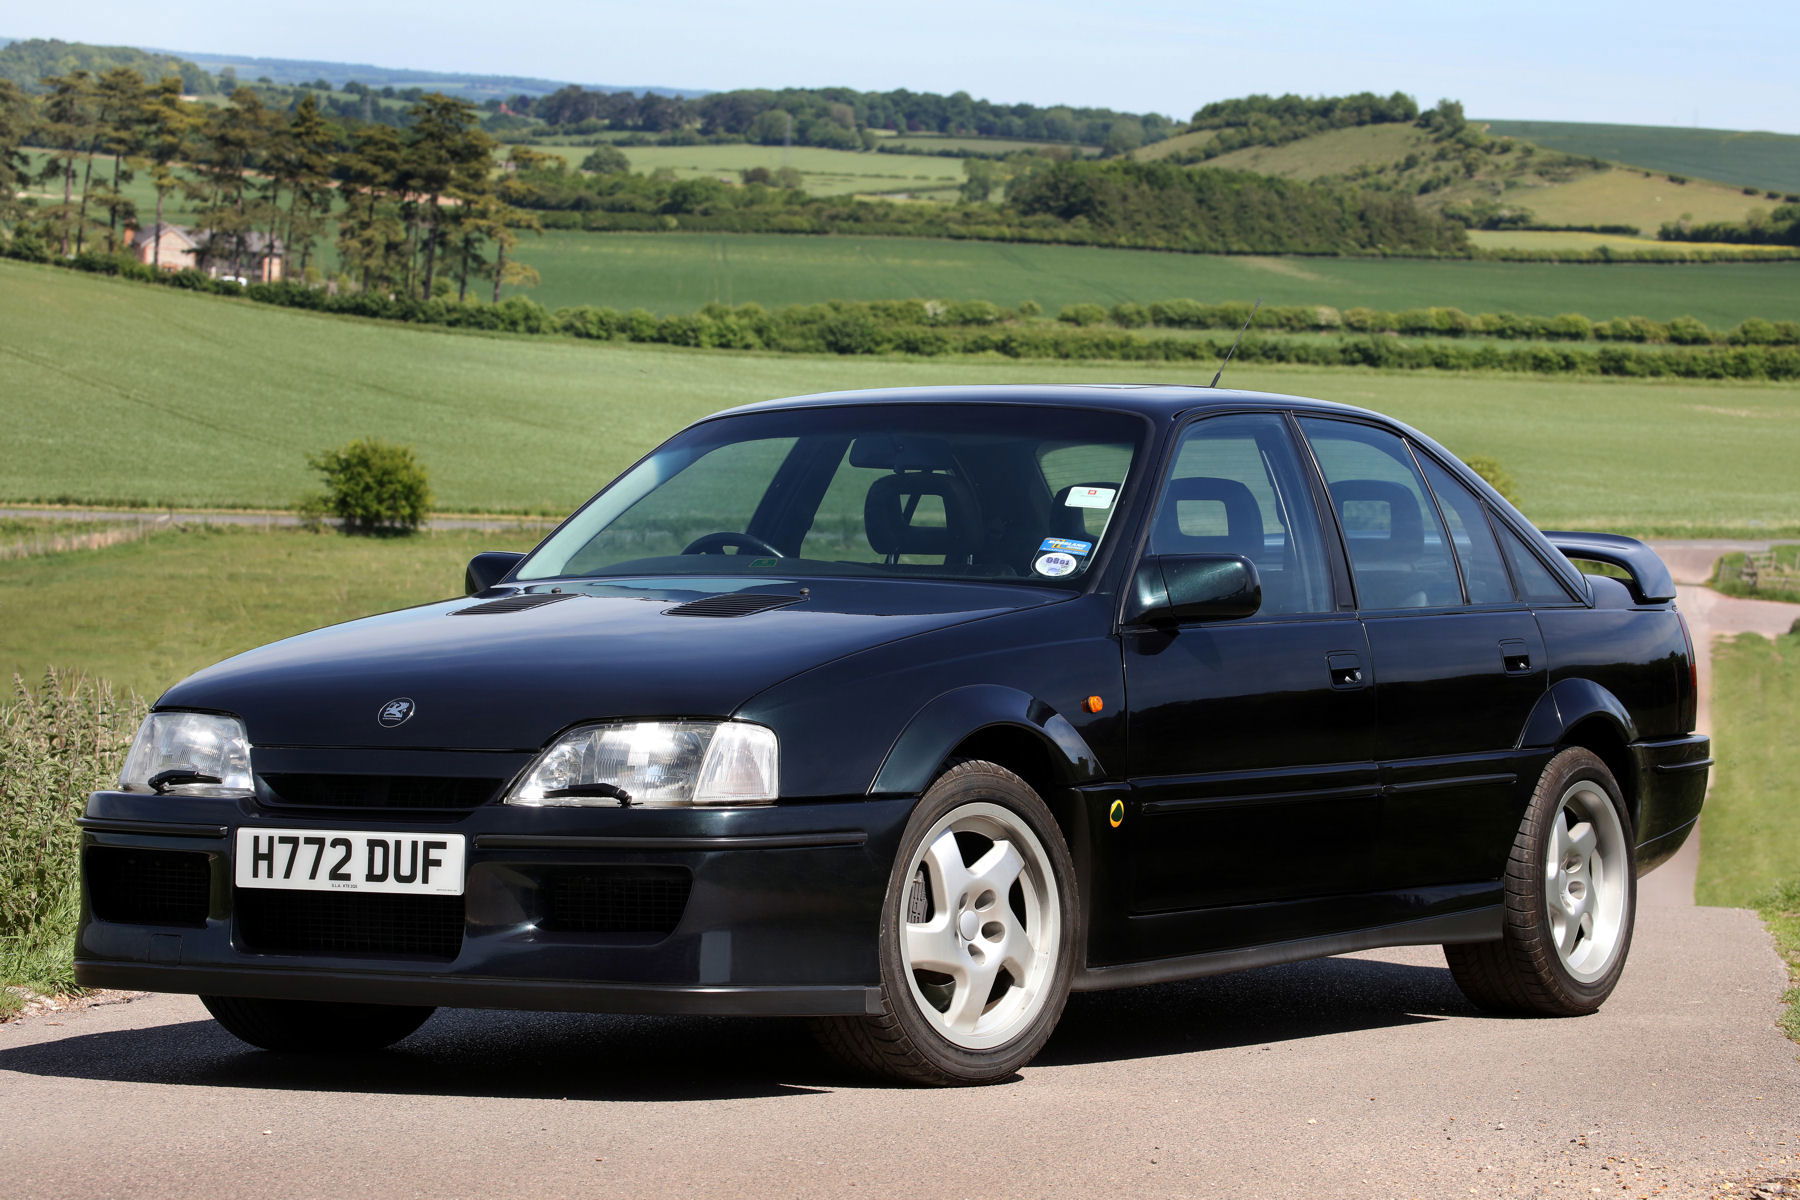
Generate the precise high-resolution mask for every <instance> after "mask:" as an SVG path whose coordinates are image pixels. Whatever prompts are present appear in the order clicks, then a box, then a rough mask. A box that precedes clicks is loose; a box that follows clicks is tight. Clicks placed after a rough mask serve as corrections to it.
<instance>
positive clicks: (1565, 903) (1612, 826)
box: [1444, 747, 1637, 1017]
mask: <svg viewBox="0 0 1800 1200" xmlns="http://www.w3.org/2000/svg"><path fill="white" fill-rule="evenodd" d="M1635 842H1636V839H1635V838H1634V837H1633V834H1632V828H1631V815H1630V813H1628V812H1627V811H1626V808H1625V801H1624V798H1623V797H1622V796H1621V795H1620V792H1619V785H1618V781H1617V780H1615V779H1614V778H1613V775H1612V772H1611V771H1610V770H1609V769H1608V768H1607V766H1606V764H1605V763H1604V762H1602V761H1600V759H1599V757H1598V756H1597V755H1595V754H1593V753H1591V752H1590V751H1587V750H1583V749H1581V748H1579V747H1572V748H1570V749H1568V750H1564V751H1562V752H1560V753H1559V754H1557V755H1556V756H1555V757H1554V758H1552V759H1551V760H1550V761H1549V763H1547V764H1546V765H1545V767H1544V773H1543V774H1542V775H1541V776H1540V777H1539V778H1538V784H1537V788H1536V790H1535V791H1534V792H1533V794H1532V797H1531V803H1530V804H1529V805H1528V806H1527V807H1526V809H1525V820H1524V823H1523V824H1522V825H1521V826H1520V828H1519V836H1518V838H1517V839H1516V840H1515V841H1514V842H1513V849H1512V856H1511V858H1510V859H1509V860H1508V862H1507V867H1506V878H1505V924H1504V930H1505V931H1504V933H1503V935H1502V936H1501V938H1500V940H1499V941H1495V942H1477V943H1471V944H1467V945H1457V946H1445V947H1444V957H1445V958H1446V959H1448V960H1449V963H1450V971H1451V974H1452V975H1454V976H1455V978H1456V983H1457V986H1458V987H1460V988H1461V989H1462V991H1463V994H1464V995H1465V996H1467V997H1468V998H1469V999H1470V1000H1472V1001H1474V1003H1475V1004H1476V1005H1477V1006H1478V1007H1481V1008H1485V1009H1488V1010H1490V1011H1493V1012H1502V1013H1515V1014H1522V1015H1529V1016H1546V1017H1575V1016H1583V1015H1586V1014H1587V1013H1591V1012H1594V1011H1596V1010H1598V1009H1599V1007H1600V1006H1601V1004H1603V1003H1605V1001H1606V998H1607V997H1608V996H1610V995H1611V994H1612V990H1613V988H1614V987H1616V986H1617V985H1618V982H1619V976H1620V975H1621V974H1622V973H1623V972H1624V970H1625V956H1626V954H1627V953H1628V952H1629V951H1630V949H1631V931H1632V923H1633V921H1634V920H1635V918H1636V915H1637V859H1636V849H1635Z"/></svg>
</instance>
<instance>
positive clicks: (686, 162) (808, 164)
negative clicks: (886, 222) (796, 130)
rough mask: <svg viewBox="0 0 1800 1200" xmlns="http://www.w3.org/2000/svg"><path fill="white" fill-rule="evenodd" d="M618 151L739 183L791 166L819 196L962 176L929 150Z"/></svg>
mask: <svg viewBox="0 0 1800 1200" xmlns="http://www.w3.org/2000/svg"><path fill="white" fill-rule="evenodd" d="M532 148H533V149H534V150H540V151H543V152H544V153H547V154H557V155H560V156H562V157H563V158H566V159H568V161H569V165H570V166H580V165H581V160H582V159H584V158H586V157H587V156H588V155H590V154H592V153H593V152H594V150H593V147H592V146H555V145H543V146H534V147H532ZM620 151H621V152H622V153H623V154H624V155H625V157H626V158H627V159H629V160H630V161H631V169H632V170H633V171H636V172H638V173H639V174H643V175H648V174H650V173H651V172H652V171H657V170H663V169H666V170H669V171H673V172H674V173H675V175H676V177H677V178H679V179H693V178H696V177H699V176H703V175H704V176H709V177H711V178H714V179H724V180H727V181H729V182H731V183H736V182H737V181H738V172H739V171H743V170H747V169H748V168H751V167H767V168H768V169H769V170H771V171H773V170H776V169H778V168H781V167H793V168H794V169H795V170H796V171H799V172H800V174H801V176H802V179H803V182H802V183H801V186H802V187H803V188H805V189H806V190H807V191H809V192H812V193H813V194H815V195H820V196H843V195H850V194H852V193H870V194H873V193H878V192H880V193H887V192H905V193H912V194H921V193H931V194H934V195H935V194H941V193H943V192H944V191H945V190H946V189H948V191H949V192H950V193H952V194H954V192H955V191H956V189H957V188H958V187H960V186H961V184H962V180H963V171H962V162H961V160H959V159H954V158H938V157H935V156H929V155H911V154H904V155H903V154H864V153H862V152H860V151H856V150H825V149H821V148H819V147H817V146H754V145H750V144H748V143H736V144H730V145H723V146H621V147H620Z"/></svg>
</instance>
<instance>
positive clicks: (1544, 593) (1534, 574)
mask: <svg viewBox="0 0 1800 1200" xmlns="http://www.w3.org/2000/svg"><path fill="white" fill-rule="evenodd" d="M1500 544H1501V545H1502V546H1504V547H1505V548H1506V561H1507V562H1508V563H1509V564H1511V566H1512V572H1513V578H1514V579H1516V580H1518V582H1519V594H1520V595H1522V596H1524V597H1525V599H1527V600H1529V601H1531V602H1532V603H1533V604H1567V603H1569V589H1567V588H1565V587H1564V586H1563V585H1562V583H1561V581H1560V580H1558V579H1557V578H1556V576H1555V575H1554V574H1552V573H1551V571H1550V568H1549V567H1546V566H1545V565H1544V564H1543V563H1542V562H1541V561H1539V559H1538V556H1537V555H1535V554H1533V553H1532V552H1531V550H1530V549H1529V548H1528V547H1527V546H1526V545H1525V543H1524V541H1523V540H1522V539H1521V538H1520V537H1519V535H1518V534H1516V533H1514V532H1513V531H1512V530H1510V529H1508V528H1506V527H1505V526H1501V528H1500Z"/></svg>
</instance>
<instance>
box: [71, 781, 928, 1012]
mask: <svg viewBox="0 0 1800 1200" xmlns="http://www.w3.org/2000/svg"><path fill="white" fill-rule="evenodd" d="M911 806H912V802H911V801H910V800H906V799H899V800H869V799H862V798H856V799H845V800H841V801H833V802H821V803H808V804H776V805H771V806H768V807H762V808H741V809H716V810H679V809H614V808H604V809H521V808H508V807H506V806H504V805H500V804H489V805H485V806H483V807H480V808H477V809H474V810H472V811H470V812H469V813H468V814H467V815H465V816H462V817H460V818H459V819H456V820H453V821H448V822H444V821H433V822H431V823H430V824H429V825H422V824H421V823H420V822H418V821H416V820H392V819H381V818H380V817H378V816H377V815H376V814H361V815H359V814H345V813H343V812H334V813H331V814H329V815H325V814H319V815H316V816H311V817H307V818H301V817H298V816H296V815H294V814H293V813H292V812H290V811H284V812H281V813H279V814H277V813H271V812H267V811H264V810H262V809H261V808H260V807H259V805H258V804H257V802H256V801H252V800H246V801H236V800H211V799H200V798H191V797H179V798H178V797H172V796H145V795H138V794H131V793H121V792H97V793H95V794H94V795H93V796H92V797H91V798H90V800H89V803H88V808H87V815H86V816H84V817H83V818H82V820H81V824H82V827H83V876H84V884H85V886H84V889H83V906H82V920H81V928H80V933H79V935H78V938H77V944H76V979H77V981H78V982H79V983H81V984H83V985H84V986H90V987H121V988H143V989H147V990H153V991H168V992H194V993H200V994H208V995H236V996H256V997H266V998H273V999H295V1000H338V1001H357V1002H367V1003H381V1004H419V1005H440V1006H451V1007H472V1008H518V1009H541V1010H555V1011H585V1012H631V1013H715V1014H733V1015H789V1016H798V1015H830V1014H846V1015H848V1014H861V1013H867V1012H870V1011H873V1009H872V1007H871V1006H872V1005H873V1004H874V1003H875V996H876V991H875V988H876V984H877V981H878V968H877V962H876V942H877V931H878V928H879V921H880V908H881V900H882V896H883V894H884V892H885V889H886V886H887V877H888V872H889V869H890V865H891V863H892V861H893V854H894V849H895V846H896V844H897V842H898V838H899V834H900V830H901V828H902V826H903V825H904V824H905V821H906V818H907V816H908V814H909V812H910V810H911ZM246 826H251V827H253V826H270V827H282V828H316V829H319V830H343V829H355V830H371V831H386V832H398V833H413V834H416V833H419V832H422V831H441V832H454V833H460V834H463V835H465V836H466V837H467V839H468V842H467V849H468V860H467V861H468V866H467V876H466V886H465V891H464V895H463V896H461V897H459V898H456V900H455V901H452V902H451V905H452V911H451V914H450V915H449V916H448V917H447V918H445V920H447V921H448V922H449V923H450V924H451V926H453V928H451V929H450V930H449V933H448V936H446V937H443V938H440V939H439V940H438V941H437V942H435V943H434V944H433V945H432V946H431V947H430V948H429V950H430V952H428V953H426V952H419V948H418V947H417V946H411V945H408V946H405V947H404V948H402V949H400V950H375V951H371V950H369V949H366V948H365V949H361V950H357V951H345V950H341V949H331V950H321V949H310V948H309V949H306V950H303V951H296V950H294V949H293V948H291V947H286V948H277V949H274V950H271V949H270V948H269V946H268V945H266V944H258V941H257V937H256V936H253V935H251V932H252V931H251V930H250V927H249V926H250V922H249V920H248V918H249V916H250V914H251V911H252V909H253V908H254V905H253V904H251V903H250V901H248V900H241V899H240V896H239V893H238V890H237V889H236V888H235V887H234V886H233V884H232V874H233V872H232V861H231V855H232V844H233V833H234V831H235V830H236V829H238V828H240V827H246ZM171 854H173V855H180V856H186V857H183V858H180V859H171V858H169V857H168V856H169V855H171ZM153 855H155V856H160V857H157V858H156V859H155V861H157V862H159V863H162V862H179V863H182V864H185V866H184V870H187V869H189V868H191V873H190V875H189V879H190V883H191V887H190V889H189V891H190V896H191V904H192V907H191V909H190V910H186V911H182V912H177V911H176V910H175V908H173V907H171V906H170V904H169V903H160V902H159V903H151V904H146V905H141V906H138V907H136V908H132V907H131V905H130V895H129V893H127V894H125V897H124V899H123V900H121V899H118V898H117V897H119V896H120V894H121V890H122V889H121V888H120V887H118V886H116V885H117V882H118V880H117V878H116V876H114V875H111V874H109V873H114V872H117V871H118V870H119V869H120V868H121V864H123V865H124V866H125V867H127V868H132V867H133V864H138V863H142V862H145V861H150V856H153ZM134 869H135V868H134ZM651 871H654V872H655V873H657V874H658V875H659V877H660V878H665V879H666V878H668V877H679V878H681V879H682V880H683V886H684V888H685V890H684V892H683V893H682V894H683V897H684V899H682V900H681V901H680V903H679V905H678V907H677V908H676V909H675V910H674V912H673V913H671V914H670V917H669V920H668V921H667V923H665V924H664V925H663V926H661V927H659V928H656V929H647V928H646V929H630V928H619V927H616V925H617V914H618V913H619V912H626V913H629V912H630V911H631V897H630V896H629V895H628V894H626V893H619V895H622V896H623V897H624V899H623V901H622V902H621V901H620V900H619V896H614V898H613V901H612V903H613V907H612V908H611V909H609V910H608V912H609V913H610V914H612V915H611V917H610V918H609V919H610V920H611V921H612V926H609V927H608V929H607V930H606V931H604V932H602V931H598V930H594V929H588V930H583V929H580V928H572V927H571V926H570V924H569V923H568V922H567V921H561V922H559V921H558V920H556V919H552V918H553V916H554V913H553V912H552V906H553V903H554V888H553V885H552V883H551V882H550V881H551V880H553V879H554V878H557V877H558V876H559V873H561V877H563V878H567V877H568V876H569V875H570V874H571V873H573V874H574V875H576V876H580V877H582V878H584V879H586V878H598V879H602V880H604V879H607V878H608V877H609V876H610V877H612V878H618V877H621V876H624V877H635V876H636V875H644V874H647V873H650V872H651ZM634 873H635V874H634ZM100 875H106V876H107V877H106V878H98V876H100ZM146 878H150V879H153V880H154V882H155V883H156V886H158V887H162V886H164V884H165V883H166V881H167V878H168V876H167V874H166V873H164V874H158V875H154V876H147V877H146ZM97 884H98V887H97V886H96V885H97ZM109 884H112V885H113V886H111V887H110V890H109ZM97 895H98V896H99V897H100V899H101V903H100V904H99V905H96V903H95V900H96V896H97ZM317 895H318V893H290V892H272V891H268V890H260V889H259V890H258V891H257V893H256V894H255V895H254V896H253V897H251V899H252V900H254V901H256V902H258V903H260V904H262V905H263V906H264V908H265V910H266V909H267V908H268V907H269V906H270V905H271V904H273V905H275V906H276V907H279V906H280V904H281V903H282V898H283V897H290V896H292V897H309V896H317ZM362 895H364V894H363V893H347V894H339V893H334V894H332V895H331V900H332V901H333V902H336V901H338V900H340V899H348V900H350V901H351V902H352V903H353V904H354V903H355V902H356V901H355V900H354V897H357V896H362ZM413 899H415V898H414V897H391V898H388V899H387V900H386V901H385V902H384V903H383V906H382V907H381V908H380V910H379V913H378V914H376V915H374V916H372V917H370V918H369V919H370V920H373V921H388V920H404V919H406V913H407V911H408V910H407V908H406V906H405V905H404V904H401V905H399V906H397V907H396V906H395V905H394V904H393V901H395V900H401V901H409V900H413ZM420 899H422V898H420ZM434 899H435V898H434ZM298 903H300V902H299V901H296V904H298ZM442 903H443V902H442V901H439V904H440V905H441V904H442ZM439 911H440V912H441V911H442V909H441V908H440V909H439ZM665 911H667V906H666V905H665ZM396 913H398V914H400V915H399V917H397V918H396V917H395V916H394V914H396ZM122 918H123V919H122ZM335 919H337V920H339V921H340V922H341V921H342V920H343V916H342V914H341V913H340V914H338V917H337V918H335ZM354 919H360V918H354ZM627 923H629V918H627ZM302 933H304V931H302Z"/></svg>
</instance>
